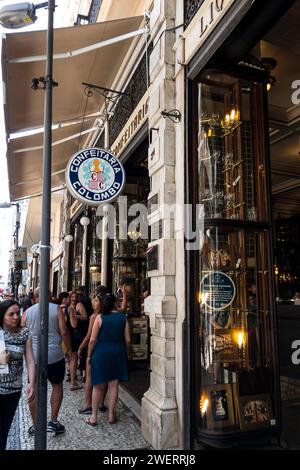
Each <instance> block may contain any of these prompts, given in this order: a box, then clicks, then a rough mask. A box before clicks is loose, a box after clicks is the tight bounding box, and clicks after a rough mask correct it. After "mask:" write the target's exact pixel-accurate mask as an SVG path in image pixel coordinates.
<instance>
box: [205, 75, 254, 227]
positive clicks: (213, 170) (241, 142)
mask: <svg viewBox="0 0 300 470" xmlns="http://www.w3.org/2000/svg"><path fill="white" fill-rule="evenodd" d="M252 88H253V87H252V86H251V85H249V83H244V82H240V81H238V80H237V79H234V78H232V77H229V76H226V75H216V76H213V75H211V74H208V75H207V76H206V79H205V81H204V82H203V83H201V84H199V131H198V175H199V202H200V203H203V205H204V211H205V217H207V218H218V219H219V218H224V219H237V220H249V221H256V220H257V219H258V212H257V207H256V205H257V202H256V200H255V194H256V193H255V177H254V170H253V142H252V140H253V130H252V125H251V119H250V111H251V96H252V91H253V89H252Z"/></svg>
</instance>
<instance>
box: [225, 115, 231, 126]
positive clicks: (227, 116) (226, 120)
mask: <svg viewBox="0 0 300 470" xmlns="http://www.w3.org/2000/svg"><path fill="white" fill-rule="evenodd" d="M229 120H230V116H229V114H226V116H225V122H226V124H229Z"/></svg>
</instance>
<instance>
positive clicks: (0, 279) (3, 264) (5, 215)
mask: <svg viewBox="0 0 300 470" xmlns="http://www.w3.org/2000/svg"><path fill="white" fill-rule="evenodd" d="M16 3H21V2H18V0H13V1H8V0H0V8H2V7H3V6H6V5H9V4H16ZM34 3H36V4H38V3H42V1H37V2H34ZM78 3H79V4H80V3H81V2H80V1H79V2H78V0H73V1H70V0H56V2H55V5H56V9H55V14H54V27H63V26H66V25H68V24H69V25H70V24H72V15H71V14H72V12H73V11H74V6H75V4H76V5H77V4H78ZM75 9H76V8H75ZM77 11H78V8H77ZM36 16H37V17H38V19H37V21H36V22H35V23H34V24H33V25H31V26H26V28H20V29H19V30H13V32H12V30H8V29H4V28H3V27H2V26H1V25H0V34H1V36H2V35H3V34H17V33H18V31H19V32H24V31H33V30H43V29H47V20H48V10H47V9H44V8H41V9H38V10H37V12H36ZM0 51H1V43H0ZM1 77H2V73H1ZM2 92H3V86H0V149H1V151H0V168H1V184H0V203H3V202H9V201H10V198H9V190H8V176H7V162H6V139H5V126H4V116H3V93H2ZM24 206H25V207H24V209H23V214H22V219H21V232H20V243H19V244H21V242H22V231H23V230H24V224H25V219H26V206H27V204H26V203H25V204H24ZM15 214H16V209H15V206H13V207H11V208H8V209H1V208H0V224H1V230H0V287H2V288H3V287H6V286H7V281H8V270H9V257H10V250H11V249H12V243H13V237H12V235H13V231H14V226H15Z"/></svg>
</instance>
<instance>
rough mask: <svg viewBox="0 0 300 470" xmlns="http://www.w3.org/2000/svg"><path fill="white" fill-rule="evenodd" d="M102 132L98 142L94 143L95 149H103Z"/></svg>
mask: <svg viewBox="0 0 300 470" xmlns="http://www.w3.org/2000/svg"><path fill="white" fill-rule="evenodd" d="M104 135H105V133H104V130H103V131H102V133H101V135H100V136H99V138H98V140H97V141H96V143H95V147H99V148H101V149H103V148H104Z"/></svg>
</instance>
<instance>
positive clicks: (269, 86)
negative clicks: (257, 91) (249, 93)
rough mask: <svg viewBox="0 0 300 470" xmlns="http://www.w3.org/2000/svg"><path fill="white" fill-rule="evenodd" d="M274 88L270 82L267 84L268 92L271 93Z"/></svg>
mask: <svg viewBox="0 0 300 470" xmlns="http://www.w3.org/2000/svg"><path fill="white" fill-rule="evenodd" d="M271 88H272V84H271V83H270V82H268V83H267V91H270V90H271Z"/></svg>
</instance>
